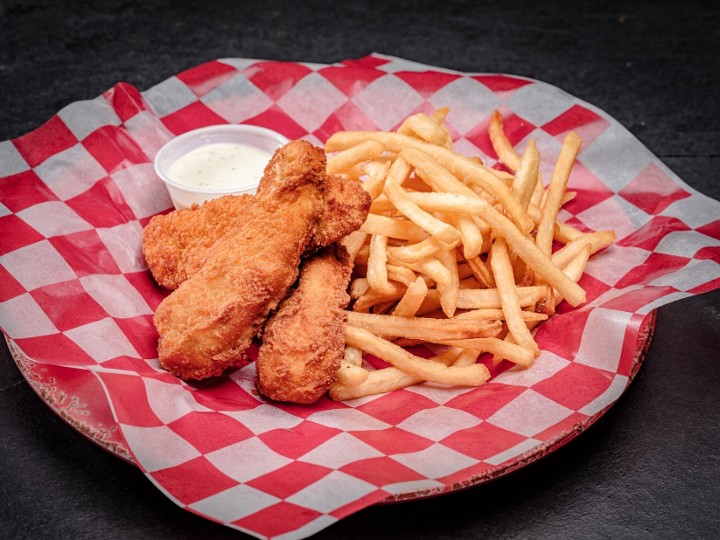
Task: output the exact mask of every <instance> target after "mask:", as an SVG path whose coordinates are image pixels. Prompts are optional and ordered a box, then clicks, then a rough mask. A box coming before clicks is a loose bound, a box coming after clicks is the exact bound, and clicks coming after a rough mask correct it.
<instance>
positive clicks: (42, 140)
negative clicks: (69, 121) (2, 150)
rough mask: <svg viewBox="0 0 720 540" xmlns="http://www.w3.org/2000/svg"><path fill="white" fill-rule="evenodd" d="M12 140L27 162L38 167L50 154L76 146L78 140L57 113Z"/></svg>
mask: <svg viewBox="0 0 720 540" xmlns="http://www.w3.org/2000/svg"><path fill="white" fill-rule="evenodd" d="M12 142H13V144H14V145H15V148H17V150H18V152H20V155H21V156H22V157H23V158H25V161H27V164H28V165H30V166H31V167H36V166H38V165H40V164H41V163H42V162H43V161H45V160H46V159H47V158H49V157H50V156H54V155H55V154H59V153H60V152H62V151H63V150H67V149H68V148H70V147H72V146H75V145H76V144H77V143H78V140H77V138H76V137H75V135H73V133H72V131H70V129H69V128H68V127H67V126H66V125H65V123H64V122H63V121H62V119H61V118H60V117H59V116H57V115H56V116H53V117H52V118H50V120H48V121H47V122H45V123H44V124H43V125H42V126H40V127H39V128H37V129H36V130H34V131H31V132H30V133H28V134H27V135H23V136H22V137H18V138H17V139H13V141H12Z"/></svg>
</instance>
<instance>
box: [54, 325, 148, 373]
mask: <svg viewBox="0 0 720 540" xmlns="http://www.w3.org/2000/svg"><path fill="white" fill-rule="evenodd" d="M63 333H64V334H65V335H66V336H67V337H68V338H70V340H72V341H73V342H74V343H75V344H76V345H77V346H78V347H80V348H81V349H82V350H83V351H85V352H86V353H87V354H88V355H89V356H90V357H92V358H94V359H95V361H96V362H98V363H103V362H106V361H107V360H112V359H113V358H117V357H118V356H130V357H134V358H140V355H139V354H138V353H137V351H136V350H135V347H133V345H132V343H130V341H128V338H127V337H126V336H125V334H124V333H123V331H122V330H121V329H120V327H119V326H118V325H117V324H116V323H115V321H113V320H112V319H111V318H105V319H102V320H100V321H95V322H92V323H90V324H86V325H83V326H78V327H76V328H72V329H70V330H66V331H65V332H63Z"/></svg>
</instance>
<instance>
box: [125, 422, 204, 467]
mask: <svg viewBox="0 0 720 540" xmlns="http://www.w3.org/2000/svg"><path fill="white" fill-rule="evenodd" d="M120 427H121V429H122V434H123V437H125V440H126V441H127V443H128V446H129V447H130V450H131V451H132V453H133V454H134V455H135V457H136V458H137V460H138V463H142V466H143V468H144V469H145V470H146V471H147V472H154V471H159V470H162V469H167V468H169V467H176V466H178V465H181V464H183V463H185V462H187V461H190V460H191V459H195V458H197V457H199V456H200V452H198V451H197V450H196V449H195V447H194V446H193V445H191V444H190V443H189V442H187V441H186V440H185V439H183V438H182V437H180V435H178V434H177V433H175V432H174V431H173V430H172V429H170V428H169V427H167V426H157V427H139V426H131V425H127V424H120Z"/></svg>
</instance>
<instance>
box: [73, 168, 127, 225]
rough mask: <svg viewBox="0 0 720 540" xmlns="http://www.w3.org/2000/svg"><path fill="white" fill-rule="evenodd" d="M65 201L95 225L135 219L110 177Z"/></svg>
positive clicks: (121, 223) (114, 223)
mask: <svg viewBox="0 0 720 540" xmlns="http://www.w3.org/2000/svg"><path fill="white" fill-rule="evenodd" d="M65 203H66V204H67V205H68V206H69V207H70V208H72V209H73V210H74V211H75V212H76V213H77V214H78V215H79V216H80V217H81V218H83V219H84V220H85V221H87V222H88V223H90V224H91V225H92V226H93V227H98V228H109V227H115V226H116V225H123V224H125V223H127V222H128V221H132V220H134V219H135V215H134V214H133V211H132V210H131V208H130V207H129V206H128V205H127V203H126V202H125V199H124V198H123V195H122V192H121V191H120V190H119V189H118V187H117V185H116V184H115V182H113V181H112V179H110V177H107V176H106V177H105V178H101V179H100V180H98V181H97V182H95V183H94V184H93V186H92V187H91V188H90V189H88V190H87V191H83V192H82V193H81V194H80V195H78V196H77V197H73V198H72V199H68V200H67V201H65Z"/></svg>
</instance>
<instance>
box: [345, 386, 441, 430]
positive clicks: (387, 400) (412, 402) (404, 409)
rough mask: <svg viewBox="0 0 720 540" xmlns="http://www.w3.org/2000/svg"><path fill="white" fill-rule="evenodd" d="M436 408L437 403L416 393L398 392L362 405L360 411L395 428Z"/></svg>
mask: <svg viewBox="0 0 720 540" xmlns="http://www.w3.org/2000/svg"><path fill="white" fill-rule="evenodd" d="M436 406H437V405H436V404H435V402H433V401H432V400H430V399H428V398H426V397H424V396H421V395H419V394H416V393H415V392H409V391H408V390H396V391H395V392H390V393H389V394H385V395H384V396H380V397H378V398H377V399H374V400H372V401H368V402H367V403H364V404H362V405H360V406H359V407H358V410H360V411H362V412H364V413H365V414H368V415H370V416H371V417H373V418H376V419H378V420H380V421H382V422H385V423H386V424H390V425H391V426H395V425H397V424H399V423H400V422H402V421H403V420H405V419H407V418H409V417H411V416H412V415H413V414H415V413H417V412H420V411H424V410H427V409H433V408H435V407H436Z"/></svg>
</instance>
